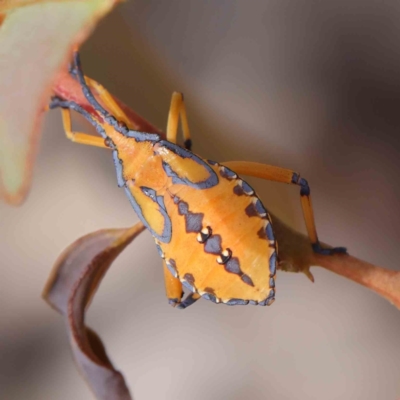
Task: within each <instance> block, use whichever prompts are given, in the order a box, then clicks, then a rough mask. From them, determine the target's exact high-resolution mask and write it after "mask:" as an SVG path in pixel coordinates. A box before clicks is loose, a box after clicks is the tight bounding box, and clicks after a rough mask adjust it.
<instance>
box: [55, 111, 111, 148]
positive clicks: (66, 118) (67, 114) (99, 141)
mask: <svg viewBox="0 0 400 400" xmlns="http://www.w3.org/2000/svg"><path fill="white" fill-rule="evenodd" d="M61 115H62V121H63V127H64V131H65V135H66V136H67V138H68V139H69V140H71V141H72V142H74V143H79V144H86V145H89V146H96V147H101V148H103V149H108V148H109V147H107V146H106V145H105V143H104V139H103V138H102V137H99V136H93V135H88V134H87V133H81V132H75V131H73V130H72V125H71V111H70V110H69V109H66V108H63V109H61Z"/></svg>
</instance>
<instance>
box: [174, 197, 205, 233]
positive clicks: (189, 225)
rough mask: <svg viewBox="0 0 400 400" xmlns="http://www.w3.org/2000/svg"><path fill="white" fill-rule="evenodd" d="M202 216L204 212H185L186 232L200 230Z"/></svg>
mask: <svg viewBox="0 0 400 400" xmlns="http://www.w3.org/2000/svg"><path fill="white" fill-rule="evenodd" d="M179 204H180V203H179ZM203 218H204V214H202V213H191V212H187V214H186V215H185V225H186V232H196V233H197V232H200V231H201V228H202V227H203Z"/></svg>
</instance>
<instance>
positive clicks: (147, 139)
mask: <svg viewBox="0 0 400 400" xmlns="http://www.w3.org/2000/svg"><path fill="white" fill-rule="evenodd" d="M71 73H72V75H73V76H74V77H75V78H76V79H77V80H78V81H79V83H80V85H81V87H82V91H83V93H84V95H85V97H86V99H87V100H88V102H89V103H90V104H91V106H92V107H93V109H94V112H93V113H89V112H88V111H86V110H85V109H83V108H82V107H81V106H79V105H78V104H77V103H75V102H73V101H68V100H67V99H62V98H60V97H53V98H52V100H51V103H50V108H56V107H61V108H62V115H63V124H64V129H65V131H66V135H67V137H68V138H70V139H71V140H73V141H75V142H78V143H82V144H89V145H94V146H99V147H105V148H109V149H111V150H112V154H113V159H114V164H115V168H116V172H117V181H118V185H119V186H120V187H121V188H123V189H124V191H125V193H126V195H127V197H128V199H129V201H130V203H131V205H132V207H133V209H134V210H135V211H136V213H137V215H138V217H139V219H140V220H141V221H142V223H143V224H144V225H145V226H146V227H147V229H148V230H149V231H150V232H151V234H152V235H153V237H154V240H155V242H156V246H157V249H158V252H159V254H160V256H161V258H162V259H163V263H164V276H165V284H166V291H167V296H168V299H169V302H170V304H172V305H173V306H176V307H177V308H181V309H182V308H186V307H187V306H189V305H191V304H192V303H194V302H195V301H196V300H197V299H199V298H201V297H202V298H205V299H207V300H211V301H213V302H215V303H223V304H227V305H244V304H258V305H262V306H266V305H270V304H272V302H273V301H274V299H275V274H276V269H277V265H278V250H277V243H276V239H275V235H274V230H273V226H272V223H271V219H270V216H269V214H268V211H267V210H266V209H265V207H264V206H263V204H262V201H261V200H260V199H259V198H258V196H257V194H256V193H255V191H254V190H253V188H252V187H251V186H250V185H249V184H248V183H247V182H245V181H244V180H242V179H241V178H240V177H239V175H238V174H243V175H249V176H256V177H259V178H263V179H269V180H274V181H278V182H284V183H289V184H295V185H298V186H300V196H301V205H302V209H303V214H304V218H305V222H306V227H307V231H308V235H309V237H310V241H311V245H312V247H313V250H314V251H315V252H318V253H321V254H325V255H330V254H333V253H345V252H346V249H345V248H343V247H337V248H333V249H325V248H322V247H321V246H320V244H319V241H318V237H317V232H316V228H315V222H314V215H313V210H312V205H311V197H310V188H309V186H308V183H307V181H306V180H305V179H304V178H301V177H300V175H299V174H298V173H296V172H293V171H291V170H288V169H283V168H279V167H274V166H270V165H265V164H259V163H253V162H229V163H224V165H221V164H219V163H217V162H214V161H210V160H204V159H202V158H200V157H199V156H197V155H196V154H194V153H192V152H191V151H190V148H191V139H190V133H189V126H188V122H187V116H186V109H185V104H184V102H183V97H182V95H181V94H180V93H174V94H173V96H172V101H171V108H170V112H169V117H168V125H167V132H166V140H165V139H164V138H162V137H161V136H160V135H158V134H154V133H146V132H139V131H135V130H132V129H129V127H128V126H127V124H129V120H128V118H127V117H126V116H125V114H124V112H123V110H122V109H121V108H120V107H119V106H118V104H117V103H116V102H115V101H114V99H113V97H112V96H111V95H110V94H109V93H108V92H107V91H106V90H105V89H104V88H102V87H101V86H100V85H98V84H97V83H95V82H94V81H91V80H90V79H88V78H85V76H84V74H83V71H82V68H81V64H80V59H79V55H78V53H75V55H74V64H73V66H72V68H71ZM91 88H96V91H97V92H98V93H100V95H99V99H100V100H101V102H102V104H104V106H105V107H107V109H105V108H104V107H103V105H101V104H100V102H99V101H98V100H97V99H96V98H95V97H94V95H93V93H92V91H91ZM70 110H74V111H76V112H78V113H80V114H81V115H83V116H84V117H85V118H86V119H87V120H88V121H89V122H90V123H91V124H92V125H93V126H94V127H95V129H96V131H97V132H98V134H99V135H100V137H95V136H91V135H87V134H84V133H79V132H73V131H72V128H71V117H70ZM179 119H181V122H182V127H183V135H184V139H185V141H184V146H185V147H181V146H178V145H177V144H176V139H177V132H178V122H179ZM182 285H183V286H184V287H185V288H186V289H187V290H188V291H189V292H190V293H189V295H188V296H187V297H186V298H185V299H183V300H182V296H183V292H182Z"/></svg>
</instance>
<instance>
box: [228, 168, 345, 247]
mask: <svg viewBox="0 0 400 400" xmlns="http://www.w3.org/2000/svg"><path fill="white" fill-rule="evenodd" d="M224 165H225V166H227V167H228V168H230V169H232V170H233V171H235V172H236V173H238V174H243V175H249V176H254V177H257V178H261V179H267V180H270V181H276V182H283V183H291V184H295V185H299V186H300V196H301V208H302V209H303V215H304V220H305V223H306V228H307V232H308V236H309V238H310V241H311V245H312V248H313V250H314V251H315V252H316V253H319V254H324V255H330V254H335V253H346V248H344V247H334V248H332V249H324V248H322V247H321V244H320V242H319V240H318V236H317V229H316V226H315V219H314V212H313V208H312V203H311V195H310V187H309V186H308V182H307V181H306V180H305V179H304V178H301V177H300V174H298V173H296V172H294V171H291V170H289V169H285V168H280V167H274V166H272V165H266V164H260V163H255V162H245V161H230V162H224Z"/></svg>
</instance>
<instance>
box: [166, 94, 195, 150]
mask: <svg viewBox="0 0 400 400" xmlns="http://www.w3.org/2000/svg"><path fill="white" fill-rule="evenodd" d="M179 117H180V118H181V124H182V131H183V139H184V145H185V148H186V149H188V150H190V149H191V147H192V140H191V139H190V131H189V124H188V120H187V114H186V107H185V102H184V100H183V94H182V93H179V92H174V93H172V98H171V105H170V108H169V113H168V123H167V140H168V141H170V142H172V143H176V138H177V136H178V123H179Z"/></svg>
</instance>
